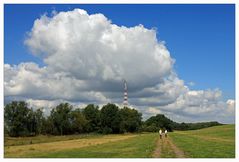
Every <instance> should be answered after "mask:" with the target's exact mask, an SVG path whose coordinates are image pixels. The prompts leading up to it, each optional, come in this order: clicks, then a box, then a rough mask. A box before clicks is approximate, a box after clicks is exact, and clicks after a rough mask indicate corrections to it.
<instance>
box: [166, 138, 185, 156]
mask: <svg viewBox="0 0 239 162" xmlns="http://www.w3.org/2000/svg"><path fill="white" fill-rule="evenodd" d="M167 140H168V143H169V145H170V147H171V148H172V150H173V152H174V153H175V155H176V157H177V158H185V157H186V156H185V154H184V152H183V151H182V150H180V149H179V148H178V147H177V146H176V145H175V144H174V143H173V142H172V140H171V139H170V137H168V138H167Z"/></svg>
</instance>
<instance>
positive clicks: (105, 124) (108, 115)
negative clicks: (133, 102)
mask: <svg viewBox="0 0 239 162" xmlns="http://www.w3.org/2000/svg"><path fill="white" fill-rule="evenodd" d="M100 118H101V127H102V132H103V133H106V134H107V133H119V132H120V123H121V118H120V114H119V108H118V107H117V106H116V105H115V104H110V103H108V104H107V105H105V106H103V107H102V109H101V111H100Z"/></svg>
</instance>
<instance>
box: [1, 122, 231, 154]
mask: <svg viewBox="0 0 239 162" xmlns="http://www.w3.org/2000/svg"><path fill="white" fill-rule="evenodd" d="M4 157H5V158H13V157H18V158H22V157H24V158H25V157H27V158H31V157H34V158H38V157H39V158H41V157H42V158H43V157H44V158H234V157H235V125H223V126H215V127H210V128H205V129H200V130H193V131H174V132H170V133H169V136H168V138H165V137H163V138H162V139H159V135H158V134H157V133H140V134H117V135H116V134H115V135H95V134H90V135H71V136H49V137H47V136H37V137H24V138H23V137H22V138H9V137H6V138H5V141H4Z"/></svg>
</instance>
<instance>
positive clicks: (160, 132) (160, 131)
mask: <svg viewBox="0 0 239 162" xmlns="http://www.w3.org/2000/svg"><path fill="white" fill-rule="evenodd" d="M159 136H160V139H162V130H161V129H159Z"/></svg>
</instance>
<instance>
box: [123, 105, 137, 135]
mask: <svg viewBox="0 0 239 162" xmlns="http://www.w3.org/2000/svg"><path fill="white" fill-rule="evenodd" d="M119 113H120V118H121V123H120V132H122V133H124V132H136V131H138V130H139V128H140V126H141V118H142V114H141V113H139V112H138V111H137V110H135V109H130V108H128V107H124V108H123V109H120V111H119Z"/></svg>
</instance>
